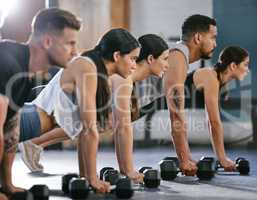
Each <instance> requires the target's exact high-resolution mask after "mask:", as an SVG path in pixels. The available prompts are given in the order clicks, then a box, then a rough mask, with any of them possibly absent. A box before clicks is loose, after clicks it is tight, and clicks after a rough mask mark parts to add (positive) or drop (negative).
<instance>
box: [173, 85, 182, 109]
mask: <svg viewBox="0 0 257 200" xmlns="http://www.w3.org/2000/svg"><path fill="white" fill-rule="evenodd" d="M173 103H174V105H175V108H176V110H177V111H178V110H179V108H180V107H181V103H182V99H181V96H180V94H179V91H178V89H177V88H175V89H174V90H173Z"/></svg>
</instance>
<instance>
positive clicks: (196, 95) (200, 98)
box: [185, 70, 204, 108]
mask: <svg viewBox="0 0 257 200" xmlns="http://www.w3.org/2000/svg"><path fill="white" fill-rule="evenodd" d="M194 73H195V70H194V71H192V72H191V73H189V74H188V75H187V78H186V81H185V108H204V92H203V90H202V89H196V87H195V84H194V80H193V76H194Z"/></svg>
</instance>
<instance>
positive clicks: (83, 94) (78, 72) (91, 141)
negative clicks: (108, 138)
mask: <svg viewBox="0 0 257 200" xmlns="http://www.w3.org/2000/svg"><path fill="white" fill-rule="evenodd" d="M73 62H74V63H73V65H74V66H72V67H74V75H73V77H74V80H75V85H76V95H77V98H78V104H79V108H80V114H81V120H82V121H83V124H84V131H83V132H82V133H81V134H80V135H79V143H78V145H79V146H78V148H80V149H79V151H80V153H81V155H82V156H79V161H80V162H82V163H83V165H84V170H83V171H82V173H86V174H82V173H80V174H82V175H83V176H85V177H87V178H88V180H89V182H90V184H91V185H92V186H93V187H94V188H96V190H98V191H99V192H108V191H109V185H108V184H107V183H105V182H102V181H100V180H99V179H98V177H97V171H96V169H97V167H96V159H97V150H98V143H99V134H98V130H97V118H96V90H97V71H96V67H95V66H93V65H92V64H91V63H88V61H86V60H85V59H83V58H78V59H77V60H74V61H73ZM81 159H83V160H81ZM80 169H81V168H80Z"/></svg>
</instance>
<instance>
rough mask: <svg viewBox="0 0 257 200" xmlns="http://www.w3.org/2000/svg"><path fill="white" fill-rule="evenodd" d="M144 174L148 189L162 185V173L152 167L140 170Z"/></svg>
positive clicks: (145, 184)
mask: <svg viewBox="0 0 257 200" xmlns="http://www.w3.org/2000/svg"><path fill="white" fill-rule="evenodd" d="M138 171H139V172H140V173H143V174H144V186H145V187H147V188H158V187H159V186H160V183H161V179H160V173H159V171H158V170H156V169H152V167H141V168H140V169H139V170H138Z"/></svg>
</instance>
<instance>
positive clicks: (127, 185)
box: [115, 177, 134, 199]
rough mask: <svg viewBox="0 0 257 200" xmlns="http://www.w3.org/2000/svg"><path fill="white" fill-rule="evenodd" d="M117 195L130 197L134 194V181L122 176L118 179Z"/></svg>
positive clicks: (122, 197)
mask: <svg viewBox="0 0 257 200" xmlns="http://www.w3.org/2000/svg"><path fill="white" fill-rule="evenodd" d="M115 193H116V196H117V197H118V198H120V199H129V198H131V197H132V196H133V194H134V190H133V188H132V181H131V180H130V179H129V178H127V177H126V178H120V179H119V180H118V181H117V184H116V189H115Z"/></svg>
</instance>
